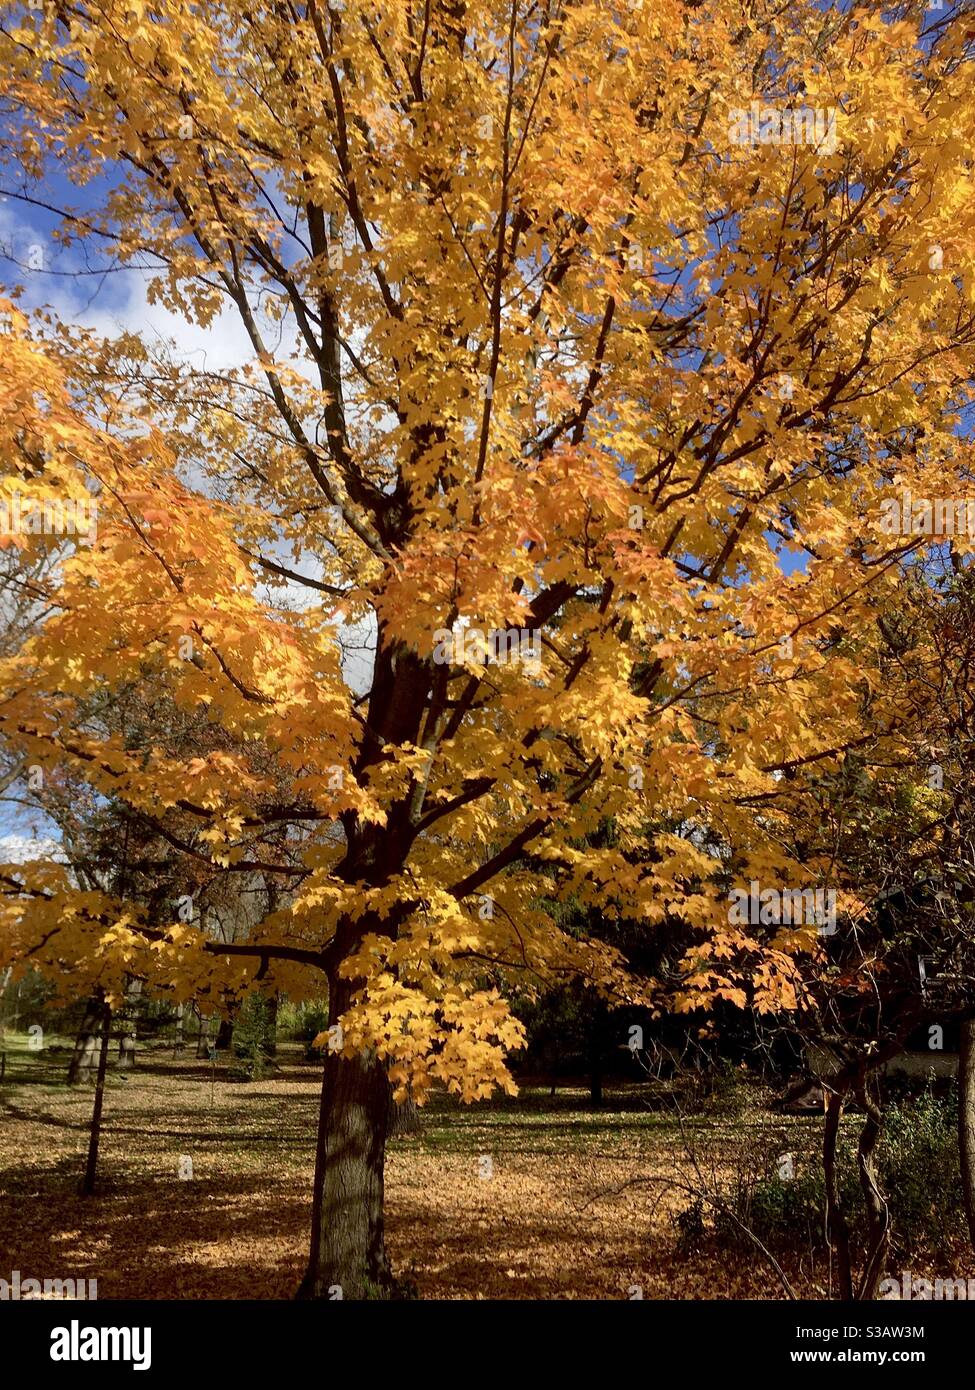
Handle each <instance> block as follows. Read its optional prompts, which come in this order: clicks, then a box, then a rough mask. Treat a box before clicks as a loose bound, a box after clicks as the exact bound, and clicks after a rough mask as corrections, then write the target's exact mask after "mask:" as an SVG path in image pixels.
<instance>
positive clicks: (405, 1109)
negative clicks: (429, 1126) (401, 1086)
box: [386, 1087, 422, 1139]
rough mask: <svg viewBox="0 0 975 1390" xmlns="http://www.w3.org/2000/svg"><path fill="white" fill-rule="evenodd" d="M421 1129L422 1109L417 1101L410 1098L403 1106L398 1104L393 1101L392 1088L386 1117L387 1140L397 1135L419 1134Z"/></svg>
mask: <svg viewBox="0 0 975 1390" xmlns="http://www.w3.org/2000/svg"><path fill="white" fill-rule="evenodd" d="M421 1128H422V1126H421V1123H420V1107H419V1106H418V1105H417V1103H416V1101H415V1100H412V1099H410V1098H408V1099H406V1100H404V1101H403V1102H402V1103H401V1104H397V1103H396V1101H395V1100H393V1092H392V1087H390V1092H389V1111H388V1113H387V1116H386V1137H387V1139H392V1138H393V1136H394V1135H397V1134H418V1133H419V1131H420V1129H421Z"/></svg>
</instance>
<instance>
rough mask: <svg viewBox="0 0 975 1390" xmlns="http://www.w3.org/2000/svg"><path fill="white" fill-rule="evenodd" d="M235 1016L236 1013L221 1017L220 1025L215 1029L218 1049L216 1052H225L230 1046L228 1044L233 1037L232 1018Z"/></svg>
mask: <svg viewBox="0 0 975 1390" xmlns="http://www.w3.org/2000/svg"><path fill="white" fill-rule="evenodd" d="M235 1017H236V1013H234V1014H232V1015H231V1016H230V1018H222V1019H221V1020H220V1026H219V1028H218V1029H217V1051H218V1052H226V1050H227V1048H228V1047H229V1046H230V1044H231V1043H232V1042H233V1037H234V1018H235Z"/></svg>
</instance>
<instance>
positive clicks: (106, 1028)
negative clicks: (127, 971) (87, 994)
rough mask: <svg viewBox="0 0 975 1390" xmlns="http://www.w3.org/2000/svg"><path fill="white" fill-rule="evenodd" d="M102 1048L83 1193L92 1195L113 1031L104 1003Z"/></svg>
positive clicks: (108, 1010) (107, 1008)
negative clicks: (106, 1072) (109, 1047)
mask: <svg viewBox="0 0 975 1390" xmlns="http://www.w3.org/2000/svg"><path fill="white" fill-rule="evenodd" d="M101 1009H102V1049H101V1052H100V1053H99V1055H98V1080H97V1082H96V1083H95V1104H94V1107H93V1109H92V1112H91V1135H90V1137H89V1140H88V1162H87V1164H86V1165H85V1180H84V1182H83V1183H82V1185H81V1191H82V1194H83V1195H84V1196H85V1197H89V1196H91V1194H92V1193H93V1192H94V1190H95V1170H96V1169H97V1167H98V1145H99V1141H100V1140H101V1137H102V1101H103V1099H104V1097H105V1069H106V1068H107V1066H108V1041H109V1036H110V1034H111V1031H112V1011H111V1009H110V1008H109V1007H108V1005H107V1004H102V1006H101Z"/></svg>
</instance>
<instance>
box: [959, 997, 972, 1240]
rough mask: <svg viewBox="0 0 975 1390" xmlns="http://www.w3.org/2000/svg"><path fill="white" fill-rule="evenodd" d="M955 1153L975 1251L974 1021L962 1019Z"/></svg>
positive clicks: (969, 1231) (969, 1230) (970, 1236)
mask: <svg viewBox="0 0 975 1390" xmlns="http://www.w3.org/2000/svg"><path fill="white" fill-rule="evenodd" d="M958 1154H959V1160H960V1163H961V1189H962V1193H963V1194H964V1198H965V1214H966V1216H967V1217H968V1234H969V1239H970V1240H971V1243H972V1248H973V1250H975V1018H965V1019H962V1023H961V1037H960V1039H959V1043H958Z"/></svg>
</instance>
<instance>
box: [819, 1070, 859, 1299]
mask: <svg viewBox="0 0 975 1390" xmlns="http://www.w3.org/2000/svg"><path fill="white" fill-rule="evenodd" d="M842 1114H843V1095H842V1094H841V1093H840V1092H839V1091H831V1092H830V1095H829V1101H828V1103H827V1106H826V1127H825V1130H824V1133H823V1176H824V1178H825V1180H826V1238H827V1239H828V1241H829V1244H830V1248H831V1249H832V1251H833V1253H834V1254H835V1255H836V1264H837V1276H838V1280H839V1291H840V1298H841V1299H843V1300H844V1302H847V1303H849V1302H852V1299H853V1269H852V1267H851V1264H850V1228H849V1227H848V1226H847V1224H846V1217H845V1216H844V1215H843V1208H842V1206H841V1204H840V1184H839V1175H838V1173H837V1169H836V1149H837V1140H838V1138H839V1133H840V1117H841V1116H842Z"/></svg>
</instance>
